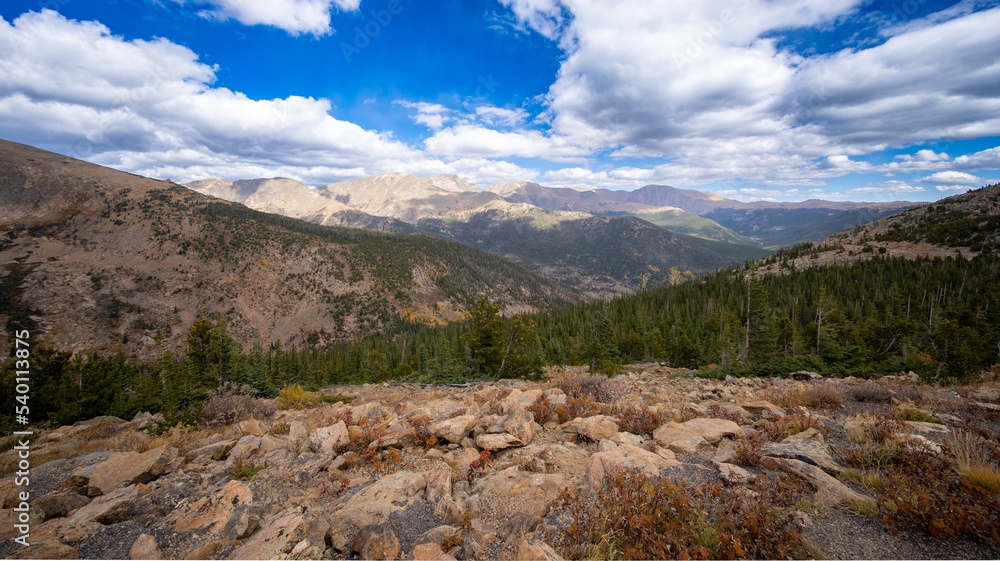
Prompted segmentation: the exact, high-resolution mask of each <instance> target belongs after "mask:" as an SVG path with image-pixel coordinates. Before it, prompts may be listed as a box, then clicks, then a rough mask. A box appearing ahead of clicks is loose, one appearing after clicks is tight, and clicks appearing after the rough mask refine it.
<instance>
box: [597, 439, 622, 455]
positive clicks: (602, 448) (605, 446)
mask: <svg viewBox="0 0 1000 561" xmlns="http://www.w3.org/2000/svg"><path fill="white" fill-rule="evenodd" d="M615 448H618V443H617V442H615V441H614V440H609V439H607V438H605V439H604V440H602V441H600V442H598V443H597V451H598V452H610V451H612V450H614V449H615Z"/></svg>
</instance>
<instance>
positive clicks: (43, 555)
mask: <svg viewBox="0 0 1000 561" xmlns="http://www.w3.org/2000/svg"><path fill="white" fill-rule="evenodd" d="M29 543H31V545H29V546H28V547H18V549H16V550H15V551H14V553H13V554H11V555H10V557H9V559H79V558H80V550H78V549H77V548H75V547H72V546H68V545H66V544H63V543H60V542H59V541H57V540H45V541H34V540H32V541H31V542H29Z"/></svg>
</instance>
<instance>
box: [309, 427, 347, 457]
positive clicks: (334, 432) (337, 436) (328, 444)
mask: <svg viewBox="0 0 1000 561" xmlns="http://www.w3.org/2000/svg"><path fill="white" fill-rule="evenodd" d="M350 443H351V436H350V434H349V433H348V431H347V424H346V423H344V421H340V422H338V423H337V424H335V425H333V426H329V427H322V428H318V429H316V430H314V431H313V433H312V435H311V436H310V437H309V449H310V450H312V451H313V452H316V453H317V454H333V453H334V450H336V449H337V448H339V447H340V446H347V445H348V444H350Z"/></svg>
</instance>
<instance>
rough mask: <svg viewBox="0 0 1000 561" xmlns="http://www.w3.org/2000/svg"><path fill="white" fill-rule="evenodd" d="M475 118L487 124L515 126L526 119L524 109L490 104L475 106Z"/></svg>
mask: <svg viewBox="0 0 1000 561" xmlns="http://www.w3.org/2000/svg"><path fill="white" fill-rule="evenodd" d="M476 119H477V120H478V121H479V122H481V123H483V124H484V125H487V126H494V127H495V126H507V127H516V126H518V125H521V124H523V123H524V122H525V121H526V120H527V119H528V112H527V111H525V110H524V109H504V108H502V107H494V106H492V105H481V106H479V107H477V108H476Z"/></svg>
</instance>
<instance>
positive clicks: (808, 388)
mask: <svg viewBox="0 0 1000 561" xmlns="http://www.w3.org/2000/svg"><path fill="white" fill-rule="evenodd" d="M761 397H762V398H763V399H766V400H767V401H770V402H771V403H773V404H775V405H779V406H781V407H808V408H810V409H836V408H838V407H841V406H842V405H843V404H844V397H845V395H844V389H843V387H841V386H840V385H839V384H837V383H831V382H823V383H810V384H796V385H792V386H785V387H782V388H776V389H773V390H770V391H768V392H764V393H763V395H762V396H761Z"/></svg>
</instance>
